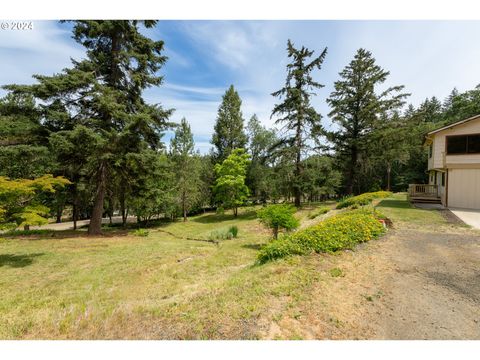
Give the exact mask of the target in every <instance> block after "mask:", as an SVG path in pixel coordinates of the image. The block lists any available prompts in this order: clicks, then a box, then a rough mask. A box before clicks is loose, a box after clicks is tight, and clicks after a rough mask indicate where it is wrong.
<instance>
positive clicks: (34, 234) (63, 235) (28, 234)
mask: <svg viewBox="0 0 480 360" xmlns="http://www.w3.org/2000/svg"><path fill="white" fill-rule="evenodd" d="M102 230H103V233H102V234H101V235H95V236H91V237H92V238H94V237H101V238H112V237H119V236H128V235H129V231H128V229H109V230H107V231H105V229H102ZM2 237H3V238H6V239H22V240H52V239H70V238H78V237H88V233H87V231H86V230H40V231H39V230H29V231H24V230H21V231H10V232H8V233H4V234H2Z"/></svg>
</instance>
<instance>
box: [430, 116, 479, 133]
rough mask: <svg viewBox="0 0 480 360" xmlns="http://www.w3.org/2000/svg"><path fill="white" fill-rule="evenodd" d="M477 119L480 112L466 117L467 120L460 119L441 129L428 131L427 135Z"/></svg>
mask: <svg viewBox="0 0 480 360" xmlns="http://www.w3.org/2000/svg"><path fill="white" fill-rule="evenodd" d="M475 119H480V114H479V115H475V116H472V117H469V118H468V119H465V120H460V121H457V122H454V123H453V124H450V125H447V126H444V127H441V128H439V129H435V130H432V131H430V132H429V133H427V135H432V134H436V133H437V132H440V131H443V130H447V129H450V128H452V127H455V126H458V125H462V124H465V123H467V122H469V121H472V120H475Z"/></svg>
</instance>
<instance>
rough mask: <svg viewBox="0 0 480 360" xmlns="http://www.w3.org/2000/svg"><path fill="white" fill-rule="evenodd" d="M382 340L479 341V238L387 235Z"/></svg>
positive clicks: (411, 233)
mask: <svg viewBox="0 0 480 360" xmlns="http://www.w3.org/2000/svg"><path fill="white" fill-rule="evenodd" d="M389 237H390V239H389V246H388V247H387V248H386V249H384V250H385V252H384V253H383V256H385V257H386V259H385V260H388V261H391V263H392V265H393V270H394V271H393V272H392V273H391V274H389V275H387V276H386V278H385V280H384V281H385V284H384V286H383V288H384V289H385V297H384V298H383V305H384V306H383V307H382V308H383V310H382V311H381V312H380V314H379V315H380V316H379V317H378V318H377V319H379V320H378V322H377V326H376V327H377V329H375V333H376V338H381V339H480V237H479V236H478V234H477V233H474V232H471V231H467V230H464V231H462V229H460V230H459V231H458V232H451V233H448V232H443V233H442V232H437V231H435V232H431V231H430V232H428V231H427V232H422V231H419V230H408V229H405V230H403V229H402V230H397V231H395V232H393V233H392V234H390V235H389Z"/></svg>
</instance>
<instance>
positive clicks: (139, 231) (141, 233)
mask: <svg viewBox="0 0 480 360" xmlns="http://www.w3.org/2000/svg"><path fill="white" fill-rule="evenodd" d="M132 234H133V235H135V236H142V237H147V236H148V234H149V231H148V230H145V229H137V230H135V231H133V233H132Z"/></svg>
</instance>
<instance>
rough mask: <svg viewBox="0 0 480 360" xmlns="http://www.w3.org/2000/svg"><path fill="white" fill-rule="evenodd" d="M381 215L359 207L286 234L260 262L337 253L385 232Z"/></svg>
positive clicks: (269, 247)
mask: <svg viewBox="0 0 480 360" xmlns="http://www.w3.org/2000/svg"><path fill="white" fill-rule="evenodd" d="M381 217H382V216H381V215H380V214H378V213H377V212H376V211H374V210H367V209H359V210H353V211H349V212H345V213H342V214H338V215H335V216H332V217H330V218H328V219H326V220H324V221H322V222H320V223H319V224H316V225H314V226H311V227H309V228H306V229H304V230H300V231H298V232H296V233H294V234H291V235H287V236H284V237H282V238H280V239H278V240H274V241H272V242H270V243H268V244H267V245H265V246H264V247H263V248H262V249H261V250H260V252H259V254H258V258H257V261H258V263H260V264H263V263H266V262H267V261H270V260H274V259H278V258H282V257H286V256H290V255H306V254H310V253H311V252H317V253H322V252H327V253H331V252H335V251H338V250H342V249H352V248H354V246H355V245H357V244H359V243H362V242H365V241H369V240H371V239H373V238H376V237H378V236H380V235H381V234H383V232H384V231H385V228H384V226H383V224H382V223H381V222H380V221H379V218H381Z"/></svg>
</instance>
